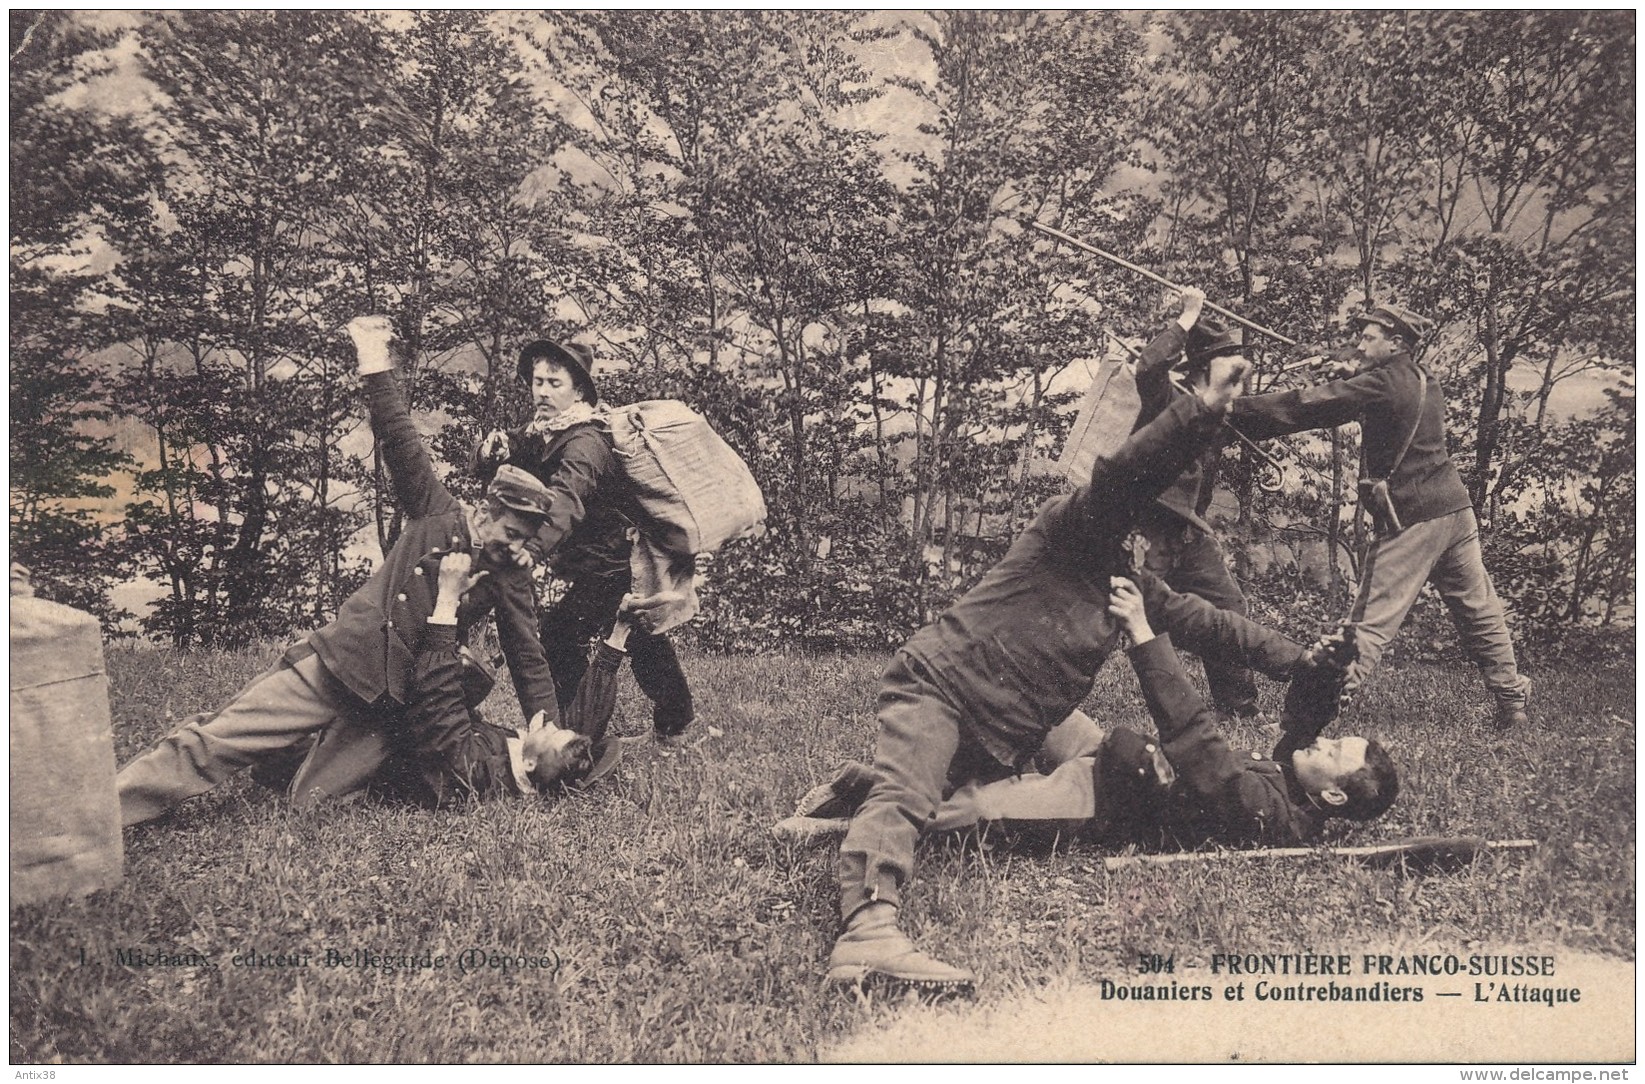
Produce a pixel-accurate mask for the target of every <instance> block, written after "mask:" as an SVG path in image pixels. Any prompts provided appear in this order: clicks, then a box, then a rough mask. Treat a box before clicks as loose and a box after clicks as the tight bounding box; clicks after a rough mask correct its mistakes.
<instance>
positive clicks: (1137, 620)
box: [772, 577, 1399, 847]
mask: <svg viewBox="0 0 1645 1084" xmlns="http://www.w3.org/2000/svg"><path fill="white" fill-rule="evenodd" d="M1112 585H1113V595H1112V601H1111V602H1110V604H1109V607H1108V611H1109V614H1110V616H1112V617H1113V618H1114V619H1115V620H1117V621H1118V622H1119V623H1120V625H1121V626H1122V627H1123V628H1124V629H1125V631H1126V634H1127V635H1128V636H1129V637H1130V639H1131V642H1132V646H1131V648H1130V651H1129V655H1130V658H1131V664H1132V667H1133V668H1134V669H1135V670H1136V673H1137V678H1138V681H1139V682H1140V683H1141V686H1142V691H1143V695H1144V698H1145V699H1146V700H1147V703H1148V710H1149V713H1150V714H1151V715H1152V716H1153V719H1154V723H1155V725H1156V727H1157V728H1158V731H1159V736H1158V739H1157V744H1156V743H1155V742H1154V741H1150V740H1149V739H1148V738H1146V737H1145V736H1143V735H1140V734H1138V733H1136V732H1135V731H1132V730H1129V729H1127V728H1125V727H1114V728H1112V729H1110V730H1108V731H1106V732H1104V731H1103V730H1102V729H1101V728H1099V727H1098V726H1097V724H1096V723H1095V722H1094V721H1093V720H1092V719H1091V718H1090V717H1089V716H1087V715H1085V714H1084V713H1083V712H1079V711H1075V712H1073V713H1072V714H1070V716H1069V717H1068V719H1066V720H1065V721H1064V722H1063V723H1061V724H1060V725H1059V726H1058V727H1057V728H1056V729H1055V730H1053V731H1052V732H1051V733H1050V735H1048V736H1047V738H1046V741H1045V745H1044V746H1043V747H1042V748H1041V761H1042V764H1043V766H1044V767H1045V768H1047V769H1048V770H1047V771H1046V772H1045V773H1044V774H1041V773H1039V772H1029V773H1025V774H1023V775H1019V776H1014V777H1011V778H1008V779H1001V780H997V781H993V782H979V781H968V782H965V783H964V784H963V785H961V786H958V787H957V788H956V789H955V790H954V791H953V793H952V794H950V795H949V796H948V797H947V798H946V799H944V801H943V803H942V805H941V806H939V807H938V809H937V813H936V816H935V817H934V818H933V820H932V822H931V825H930V830H932V831H952V830H961V829H966V828H970V827H973V826H975V825H977V824H979V823H982V822H989V823H1004V824H1008V825H1010V826H1012V827H1013V828H1016V829H1030V830H1035V831H1037V832H1038V833H1039V834H1042V835H1045V834H1050V833H1053V832H1055V833H1061V834H1063V835H1065V836H1076V837H1080V838H1085V839H1087V840H1089V841H1091V842H1095V843H1100V844H1105V845H1111V846H1112V845H1121V844H1127V843H1141V844H1143V845H1145V846H1165V847H1193V846H1197V845H1198V844H1200V843H1203V842H1206V841H1208V840H1214V841H1216V842H1218V843H1228V844H1240V843H1248V844H1259V845H1265V846H1295V845H1301V844H1306V843H1310V842H1313V841H1314V840H1316V839H1318V838H1319V836H1320V834H1321V832H1322V830H1323V828H1324V825H1325V821H1326V820H1327V819H1328V818H1332V817H1347V818H1350V819H1354V820H1362V821H1363V820H1370V819H1372V818H1374V817H1377V816H1379V815H1381V814H1382V813H1383V812H1384V811H1386V810H1387V809H1388V808H1389V807H1390V806H1391V805H1392V804H1393V801H1394V798H1395V796H1396V795H1397V794H1398V792H1399V780H1398V776H1397V774H1396V773H1395V771H1394V767H1393V763H1392V761H1391V760H1390V759H1389V757H1388V754H1387V752H1386V751H1385V750H1384V749H1383V748H1382V747H1381V746H1380V745H1379V744H1377V743H1376V742H1374V741H1368V740H1366V739H1365V738H1360V737H1344V738H1338V739H1326V740H1320V741H1315V742H1313V743H1312V744H1310V745H1307V746H1306V747H1304V748H1302V749H1299V750H1298V751H1296V752H1294V753H1292V754H1291V755H1289V756H1287V757H1286V758H1285V760H1284V761H1283V762H1278V761H1273V760H1267V759H1264V758H1262V757H1258V756H1251V757H1244V756H1240V755H1239V754H1237V753H1235V752H1234V751H1233V749H1232V748H1231V747H1230V746H1229V745H1228V742H1227V741H1226V739H1225V738H1224V737H1223V735H1222V734H1221V733H1220V732H1219V730H1218V728H1217V725H1216V723H1217V717H1216V713H1215V712H1214V711H1213V710H1211V709H1209V708H1207V707H1206V705H1205V703H1204V701H1203V700H1202V699H1201V698H1200V696H1199V694H1198V693H1197V692H1196V691H1195V690H1194V687H1193V685H1192V684H1191V683H1190V682H1189V680H1188V678H1187V675H1186V674H1185V673H1184V671H1183V669H1182V663H1181V662H1180V660H1179V659H1178V658H1177V654H1176V650H1175V648H1174V647H1173V645H1172V643H1171V638H1170V637H1169V636H1166V635H1160V636H1155V635H1154V633H1153V629H1152V627H1151V625H1150V624H1149V619H1148V614H1147V608H1146V607H1145V606H1144V603H1143V596H1142V593H1141V592H1140V591H1139V590H1138V589H1137V588H1136V587H1135V586H1134V585H1133V584H1132V583H1131V581H1130V580H1128V579H1123V578H1120V577H1115V578H1114V579H1113V581H1112ZM1269 635H1274V636H1277V634H1269ZM1353 657H1354V649H1353V635H1352V629H1351V628H1349V629H1345V630H1341V631H1339V632H1337V633H1336V634H1333V635H1331V636H1327V637H1323V638H1321V639H1320V640H1319V641H1318V642H1317V643H1315V644H1314V645H1313V647H1311V648H1309V649H1308V650H1307V651H1305V652H1303V653H1302V655H1301V656H1300V657H1299V659H1298V661H1297V663H1296V664H1295V665H1294V667H1293V671H1292V673H1293V676H1292V678H1291V684H1290V686H1289V688H1288V689H1287V690H1286V697H1285V709H1284V714H1283V716H1282V718H1283V719H1284V720H1285V722H1286V724H1287V725H1288V726H1289V727H1290V728H1292V729H1293V731H1294V732H1297V733H1308V734H1311V735H1317V734H1318V733H1319V732H1320V731H1321V730H1323V729H1324V728H1325V726H1326V725H1327V724H1328V723H1329V722H1330V720H1331V719H1332V718H1334V717H1335V715H1336V711H1337V704H1338V697H1339V695H1340V692H1341V688H1342V682H1343V678H1344V676H1345V673H1346V669H1347V666H1348V664H1349V663H1350V662H1351V661H1352V659H1353ZM874 782H875V779H874V774H873V770H872V769H870V768H868V767H867V766H865V765H860V764H851V765H847V767H846V768H845V770H843V771H842V772H841V773H840V774H839V775H838V776H837V777H836V778H835V779H834V780H833V781H832V782H831V783H829V784H826V785H824V786H822V787H818V788H816V789H814V790H813V791H812V792H811V793H810V794H808V795H807V796H806V797H805V798H804V799H802V800H801V803H800V807H799V809H797V810H796V815H795V816H794V817H790V818H788V819H787V820H785V821H780V822H779V823H778V824H776V825H774V826H773V827H772V833H773V834H774V835H776V836H777V837H778V838H779V839H787V840H791V841H796V842H797V841H809V840H814V839H821V838H828V837H830V836H835V835H838V834H840V833H842V832H843V831H844V829H845V823H846V822H845V821H844V820H843V819H840V818H844V817H846V816H849V815H850V813H851V812H852V810H853V809H854V808H855V806H856V805H857V804H858V803H860V802H861V801H862V799H863V796H864V795H865V794H866V793H867V791H868V790H869V789H870V788H871V787H872V786H873V783H874Z"/></svg>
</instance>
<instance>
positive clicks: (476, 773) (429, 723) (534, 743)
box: [376, 553, 594, 807]
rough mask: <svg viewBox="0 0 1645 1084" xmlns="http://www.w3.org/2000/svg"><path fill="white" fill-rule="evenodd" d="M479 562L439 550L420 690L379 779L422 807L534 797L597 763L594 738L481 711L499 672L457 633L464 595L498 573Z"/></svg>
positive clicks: (393, 731)
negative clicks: (519, 724)
mask: <svg viewBox="0 0 1645 1084" xmlns="http://www.w3.org/2000/svg"><path fill="white" fill-rule="evenodd" d="M472 566H473V558H472V557H471V556H470V555H469V554H466V553H448V554H446V555H445V556H443V557H441V558H440V571H439V576H438V579H439V587H438V590H437V593H436V596H435V601H434V610H433V612H432V613H430V614H429V617H428V624H427V625H426V626H425V628H424V631H423V639H422V645H421V646H420V647H419V649H418V651H417V661H416V664H415V666H414V667H413V670H412V674H413V676H412V687H411V697H410V700H409V702H408V704H407V706H406V710H405V712H404V713H403V714H402V715H401V716H400V718H399V725H397V726H394V727H392V728H390V729H389V730H388V732H387V733H388V744H389V754H388V759H387V761H386V763H385V764H384V765H383V767H382V769H381V770H380V771H379V772H378V774H377V778H376V783H377V785H378V787H380V788H381V789H382V790H383V791H384V792H385V793H386V794H387V795H389V796H392V797H396V798H403V799H406V800H409V801H413V802H416V803H417V804H419V805H424V806H429V807H438V806H445V805H450V804H453V803H455V802H458V801H461V800H463V799H467V798H491V797H497V796H517V795H535V794H538V793H541V792H544V791H547V790H549V789H550V788H551V787H553V785H554V784H555V783H557V782H560V781H562V780H567V781H569V780H578V779H586V777H587V776H588V774H589V771H590V769H591V768H593V766H594V761H593V757H592V755H591V748H590V745H589V741H588V738H586V737H584V736H583V735H581V734H577V733H575V732H573V731H570V730H567V729H565V728H564V727H560V726H556V725H555V724H554V723H553V722H551V721H549V720H546V719H544V718H543V717H542V716H540V715H539V717H538V718H537V719H535V720H533V726H532V727H530V728H529V729H528V730H527V732H526V733H525V735H524V736H523V737H522V736H521V735H520V734H518V733H516V732H515V731H514V730H511V729H508V728H506V727H500V726H494V725H492V724H491V723H488V722H486V721H485V719H483V718H482V717H481V716H480V714H479V711H478V708H479V705H480V704H481V703H482V702H483V701H484V700H485V698H486V695H487V694H488V693H489V692H490V691H491V683H492V682H491V675H490V671H489V669H488V668H487V667H486V666H485V665H484V664H483V663H482V662H481V661H480V660H479V659H477V658H475V657H474V656H472V655H470V654H469V652H468V650H467V648H464V647H463V646H461V645H460V644H459V642H458V640H457V612H458V608H459V603H460V601H461V599H462V598H463V596H465V595H467V594H468V593H469V591H470V590H472V589H473V588H474V587H475V585H477V584H478V583H479V582H480V581H481V580H482V579H484V578H485V577H486V576H487V575H489V572H488V571H487V570H485V569H479V570H477V571H476V570H473V568H472Z"/></svg>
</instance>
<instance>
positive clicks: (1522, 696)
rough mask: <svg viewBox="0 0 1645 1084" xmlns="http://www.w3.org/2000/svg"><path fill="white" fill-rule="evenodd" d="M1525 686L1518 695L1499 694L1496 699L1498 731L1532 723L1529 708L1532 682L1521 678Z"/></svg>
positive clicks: (1514, 728)
mask: <svg viewBox="0 0 1645 1084" xmlns="http://www.w3.org/2000/svg"><path fill="white" fill-rule="evenodd" d="M1520 684H1521V686H1523V687H1522V688H1521V689H1520V690H1519V692H1518V694H1517V695H1515V694H1510V695H1508V696H1502V695H1500V694H1499V695H1498V696H1497V699H1496V720H1495V722H1496V728H1497V730H1498V731H1504V730H1516V729H1518V728H1520V727H1527V726H1530V725H1531V716H1530V713H1529V711H1528V710H1527V709H1528V708H1529V707H1530V703H1531V682H1530V681H1529V679H1526V678H1521V679H1520Z"/></svg>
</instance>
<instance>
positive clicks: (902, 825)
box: [836, 652, 1015, 920]
mask: <svg viewBox="0 0 1645 1084" xmlns="http://www.w3.org/2000/svg"><path fill="white" fill-rule="evenodd" d="M875 714H876V716H877V719H878V722H879V738H878V740H877V741H876V743H875V747H874V772H875V775H876V776H877V781H876V782H875V783H874V786H873V787H872V789H870V790H869V792H868V797H867V798H866V799H864V801H863V804H862V805H861V806H860V807H859V808H858V809H857V811H856V813H855V815H854V816H853V817H852V818H851V826H850V828H849V829H847V831H846V834H845V839H844V840H842V841H841V843H840V856H839V863H838V866H837V867H836V869H837V873H838V877H839V884H840V917H841V918H843V919H846V920H849V919H850V918H851V916H852V915H853V914H855V913H856V912H857V911H858V910H860V909H861V908H863V907H864V906H866V905H867V904H869V903H873V902H876V901H883V902H888V903H891V904H900V903H901V902H902V895H901V893H902V886H903V885H904V884H905V883H907V881H908V878H909V877H910V876H912V875H913V871H914V847H915V845H916V844H917V843H918V841H919V837H920V833H922V832H924V831H928V830H930V829H931V828H933V827H935V820H936V816H937V809H938V806H939V804H940V803H941V802H942V799H943V794H944V792H945V790H947V789H950V788H951V787H958V786H963V785H964V784H966V783H970V782H973V781H975V782H979V783H988V782H993V781H995V780H998V779H1003V778H1005V777H1007V776H1010V775H1013V774H1015V772H1014V771H1013V770H1012V769H1011V768H1008V767H1006V766H1005V765H1003V764H1001V763H999V762H998V761H997V760H995V759H994V757H993V756H991V755H990V754H989V753H988V752H986V751H985V750H984V749H983V748H982V746H981V745H979V744H978V743H977V742H976V741H975V739H972V738H969V737H966V736H964V735H962V733H961V729H960V712H959V709H957V708H956V707H955V706H954V705H953V704H951V703H949V701H948V699H947V698H946V697H945V696H944V695H943V693H942V691H941V689H940V688H939V687H938V686H937V685H936V684H935V683H934V682H933V681H932V680H931V679H930V677H929V675H928V674H927V673H926V671H925V667H924V665H923V664H922V663H920V662H919V661H918V660H916V659H913V658H910V657H909V656H907V655H905V654H903V653H901V652H899V653H898V654H897V655H896V656H895V657H894V658H893V659H892V661H891V665H890V666H889V667H888V668H887V669H886V673H885V677H884V679H883V680H882V681H881V684H880V694H879V700H878V702H877V704H876V709H875Z"/></svg>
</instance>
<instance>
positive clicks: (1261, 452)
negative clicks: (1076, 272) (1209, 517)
mask: <svg viewBox="0 0 1645 1084" xmlns="http://www.w3.org/2000/svg"><path fill="white" fill-rule="evenodd" d="M1103 334H1104V335H1107V336H1108V338H1109V339H1110V340H1111V341H1112V342H1113V343H1114V344H1115V345H1117V346H1118V347H1119V348H1120V349H1121V350H1124V351H1125V352H1126V354H1127V355H1129V356H1130V358H1131V360H1132V361H1136V360H1137V358H1138V357H1139V356H1141V354H1142V351H1140V350H1138V349H1137V348H1136V347H1134V346H1132V345H1131V344H1130V343H1128V342H1126V341H1125V340H1124V339H1122V338H1120V337H1119V336H1118V335H1115V334H1114V333H1113V332H1112V331H1109V330H1107V329H1106V328H1104V329H1103ZM1171 383H1172V384H1174V385H1175V386H1176V388H1177V390H1178V391H1181V392H1188V391H1189V390H1190V389H1189V387H1188V385H1187V384H1186V383H1184V382H1183V380H1182V378H1181V377H1180V376H1179V375H1178V374H1176V373H1172V374H1171ZM1222 427H1223V428H1224V429H1226V430H1227V431H1228V432H1229V433H1231V434H1233V436H1234V439H1235V440H1237V441H1239V442H1240V443H1241V444H1243V445H1245V446H1246V447H1247V448H1249V449H1251V452H1252V454H1254V455H1255V456H1256V457H1257V458H1258V459H1260V460H1262V462H1263V463H1264V464H1265V465H1266V466H1267V468H1268V469H1269V470H1270V471H1273V472H1275V473H1276V474H1277V475H1278V477H1277V479H1276V480H1275V481H1274V483H1273V484H1272V485H1271V486H1267V485H1263V484H1262V483H1261V482H1258V483H1257V488H1258V489H1260V490H1262V491H1263V492H1264V493H1278V492H1279V491H1280V490H1281V489H1283V488H1284V486H1285V464H1284V463H1281V462H1280V461H1279V460H1277V459H1275V458H1274V457H1273V456H1271V455H1269V454H1268V452H1267V450H1265V449H1264V448H1263V447H1262V446H1261V445H1259V444H1257V442H1256V441H1254V440H1252V439H1251V438H1250V437H1248V436H1246V435H1245V434H1244V433H1241V432H1240V431H1239V430H1238V429H1235V428H1234V427H1233V426H1232V425H1229V424H1228V422H1227V420H1226V419H1225V420H1224V421H1223V423H1222ZM1275 439H1278V438H1275ZM1280 443H1281V444H1285V442H1284V441H1280ZM1285 447H1287V448H1289V447H1290V445H1288V444H1285Z"/></svg>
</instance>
